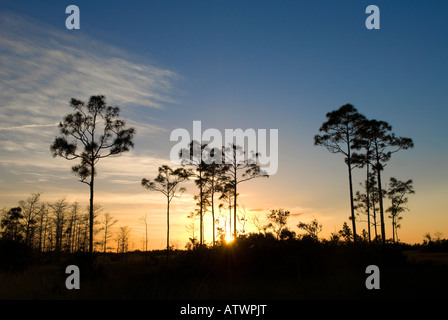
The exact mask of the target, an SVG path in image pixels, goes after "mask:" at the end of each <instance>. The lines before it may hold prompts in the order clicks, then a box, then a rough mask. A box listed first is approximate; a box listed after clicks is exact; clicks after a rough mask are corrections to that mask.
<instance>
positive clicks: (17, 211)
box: [0, 207, 24, 241]
mask: <svg viewBox="0 0 448 320" xmlns="http://www.w3.org/2000/svg"><path fill="white" fill-rule="evenodd" d="M23 218H24V217H23V215H22V208H21V207H15V208H11V209H9V211H7V212H4V213H3V217H2V219H1V224H0V227H1V229H2V238H3V239H7V240H13V241H21V240H22V235H21V232H20V229H21V225H20V220H21V219H23Z"/></svg>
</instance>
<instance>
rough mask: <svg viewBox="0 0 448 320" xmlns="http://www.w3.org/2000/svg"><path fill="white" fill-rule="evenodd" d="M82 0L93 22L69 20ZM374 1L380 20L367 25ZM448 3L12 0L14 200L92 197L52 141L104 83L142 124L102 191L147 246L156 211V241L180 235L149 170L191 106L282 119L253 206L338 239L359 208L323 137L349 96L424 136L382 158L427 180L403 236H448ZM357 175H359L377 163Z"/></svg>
mask: <svg viewBox="0 0 448 320" xmlns="http://www.w3.org/2000/svg"><path fill="white" fill-rule="evenodd" d="M72 4H74V5H77V6H78V8H79V11H80V29H71V30H69V29H67V28H66V24H65V21H66V19H67V18H68V17H69V14H67V13H66V12H65V11H66V8H67V6H69V5H72ZM371 4H374V5H376V6H378V8H379V10H380V29H372V30H369V29H367V28H366V25H365V21H366V19H367V18H368V16H369V14H366V12H365V11H366V7H367V6H368V5H371ZM447 9H448V3H447V2H446V1H434V0H430V1H380V0H373V1H354V0H353V1H329V0H327V1H310V0H303V1H302V0H300V1H273V0H270V1H250V0H246V1H232V0H227V1H191V0H188V1H180V0H172V1H126V2H125V1H94V2H93V1H70V2H68V1H1V2H0V152H1V156H0V208H9V207H13V206H17V204H18V201H20V200H23V199H26V198H27V197H29V196H30V195H31V193H34V192H39V193H41V194H42V200H44V201H56V200H58V199H62V198H65V199H66V200H67V201H70V202H73V201H77V202H79V203H82V204H85V205H87V203H88V198H89V190H88V187H87V186H86V185H85V184H82V183H80V182H78V181H77V178H76V176H75V175H74V174H73V173H71V169H70V168H71V166H72V165H74V164H75V163H73V162H70V161H67V160H65V159H62V158H53V157H52V155H51V153H50V148H49V146H50V144H51V143H52V141H53V140H54V138H55V136H57V135H58V129H57V124H58V123H59V121H61V120H62V118H63V117H64V116H65V115H66V114H68V113H70V111H71V110H70V108H69V101H70V99H71V98H77V99H79V100H82V101H88V99H89V98H90V96H92V95H98V94H103V95H105V96H106V99H107V103H108V104H110V105H116V106H119V107H120V108H121V117H122V118H123V119H125V120H126V123H127V126H128V127H134V128H136V130H137V134H136V137H135V148H134V149H133V150H132V151H130V152H129V153H127V154H125V155H122V156H120V157H117V158H113V159H112V158H108V159H103V160H101V161H100V162H99V166H98V176H97V180H96V189H95V191H96V193H95V201H96V202H97V203H99V204H101V205H102V206H103V208H104V211H105V212H109V213H110V214H111V215H113V216H114V217H115V218H117V219H118V223H117V225H116V226H117V227H118V226H125V225H126V226H128V227H129V228H130V229H131V236H132V239H133V240H132V248H134V249H141V248H142V239H143V237H144V226H143V225H142V224H141V223H139V218H140V217H142V216H145V215H146V216H147V218H148V222H149V227H148V233H149V239H150V245H149V246H150V248H151V249H159V248H163V247H164V246H165V244H166V213H165V212H166V211H165V210H166V208H165V199H164V198H163V195H162V194H159V193H156V192H150V191H148V190H146V189H144V188H142V186H141V184H140V182H141V179H142V178H148V179H151V178H154V177H155V176H156V174H157V168H158V167H159V166H160V165H162V164H168V165H170V164H171V163H170V161H171V160H170V157H169V153H170V150H171V148H172V147H173V145H174V144H175V142H173V141H170V133H171V132H172V131H173V130H175V129H176V128H185V129H186V130H188V131H189V132H192V128H193V121H201V124H202V130H205V129H207V128H216V129H218V130H221V131H224V130H225V129H237V128H241V129H243V130H245V129H248V128H253V129H255V130H257V129H267V130H269V129H277V130H278V133H279V139H278V149H279V153H278V163H279V166H278V171H277V172H276V173H275V174H274V175H272V176H270V177H269V178H267V179H257V180H252V181H248V182H245V183H243V184H241V188H240V190H239V192H240V197H239V205H240V207H241V208H243V207H244V208H245V209H246V213H247V215H248V216H250V217H253V216H257V217H259V219H261V220H262V219H263V218H264V217H265V215H266V214H267V213H268V212H269V211H270V210H272V209H280V208H283V209H286V210H289V211H290V212H291V217H290V218H289V226H290V228H291V229H292V230H294V231H296V232H297V233H301V231H300V230H299V229H298V228H297V227H296V225H297V224H298V222H310V221H311V220H312V219H317V220H318V221H319V222H320V223H321V224H322V225H323V231H322V233H321V236H322V237H324V238H328V237H329V235H330V233H333V232H337V231H338V230H340V229H341V228H342V225H343V223H344V222H348V223H349V220H348V217H349V215H350V204H349V192H348V181H347V180H348V179H347V172H346V171H347V170H346V165H345V163H344V160H343V157H342V155H337V154H331V153H329V152H328V151H327V150H325V149H324V148H322V147H316V146H314V144H313V143H314V141H313V137H314V135H315V134H317V133H318V130H319V127H320V125H321V124H322V123H323V122H324V121H325V120H326V118H325V114H326V113H327V112H329V111H332V110H335V109H337V108H339V107H340V106H342V105H344V104H346V103H351V104H353V105H354V106H355V107H356V108H357V109H358V111H359V112H360V113H362V114H364V115H365V116H366V117H368V118H370V119H377V120H384V121H387V122H388V123H389V124H391V125H392V127H393V131H394V132H395V133H396V134H397V135H398V136H404V137H409V138H412V139H413V141H414V144H415V147H414V148H413V149H411V150H405V151H400V152H399V153H397V154H394V155H393V157H392V159H391V161H390V162H389V163H388V164H387V166H386V168H385V170H384V172H383V181H384V187H387V182H388V180H389V178H390V177H392V176H393V177H396V178H397V179H400V180H408V179H413V182H414V189H415V192H416V193H415V194H414V195H410V196H409V203H408V208H409V211H407V212H405V213H404V214H403V221H402V223H401V228H400V230H399V232H398V235H399V238H400V240H401V241H403V242H407V243H421V242H422V240H423V236H424V234H425V233H428V232H429V233H431V234H435V233H436V232H440V233H442V235H443V236H444V237H447V236H448V212H447V211H448V210H447V205H446V201H444V200H445V199H444V198H445V197H446V194H447V192H448V187H447V181H448V179H447V178H448V170H446V163H447V162H448V161H447V160H448V142H447V137H448V129H447V126H446V125H445V124H446V121H447V120H448V111H447V102H446V101H447V95H448V94H447V92H448V90H447V89H448V88H447V87H448V72H447V71H448V62H447V59H446V57H447V56H448V41H447V39H448V37H447V34H448V28H447V27H446V17H445V14H444V13H445V12H446V11H447ZM354 178H355V190H360V186H359V182H360V181H361V180H362V179H363V178H364V172H363V171H361V170H355V172H354ZM186 187H187V191H186V192H185V193H184V195H183V196H182V197H181V198H179V199H175V200H174V201H173V202H172V206H171V208H170V211H171V216H170V221H171V225H170V230H171V233H170V239H171V240H172V241H173V242H174V243H176V245H177V246H178V247H179V248H183V247H184V245H185V243H186V242H187V241H188V234H187V233H186V231H185V226H186V224H188V223H189V221H188V219H187V218H186V216H187V215H188V214H189V213H190V212H191V211H193V210H194V208H195V205H194V200H193V196H194V195H195V194H197V188H196V187H195V186H194V184H193V183H192V182H190V183H187V184H186ZM387 205H389V203H387ZM207 219H208V220H206V223H208V225H209V226H210V224H211V222H210V220H209V217H207ZM390 224H391V222H390V219H387V221H386V236H387V237H390V236H391V228H390ZM247 227H249V228H250V227H251V226H250V225H248V226H247ZM363 228H364V229H366V228H367V226H366V224H365V223H361V222H360V223H358V225H357V229H358V230H362V229H363ZM207 230H209V228H207V227H206V234H205V237H206V239H205V240H206V241H208V242H210V241H211V236H210V233H207V232H209V231H207Z"/></svg>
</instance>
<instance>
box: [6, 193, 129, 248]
mask: <svg viewBox="0 0 448 320" xmlns="http://www.w3.org/2000/svg"><path fill="white" fill-rule="evenodd" d="M92 212H93V215H94V221H95V226H94V228H93V230H94V234H93V239H92V241H91V242H92V243H93V245H94V248H96V251H100V252H106V251H110V250H112V249H114V248H116V250H117V252H126V251H127V249H128V246H129V236H130V234H129V233H130V231H129V228H128V227H127V226H120V227H119V228H118V230H117V228H113V226H114V225H115V224H116V223H117V222H118V220H117V219H115V218H113V217H112V215H111V214H109V213H108V212H104V210H103V208H102V207H101V206H100V205H97V204H96V205H94V208H93V210H92ZM89 214H90V207H89V206H86V207H84V206H82V205H80V204H79V203H78V202H73V203H70V202H68V201H67V200H65V199H60V200H57V201H54V202H45V201H42V199H41V194H40V193H33V194H31V195H30V196H29V197H28V198H27V199H25V200H21V201H19V203H18V206H17V207H12V208H10V209H6V208H3V209H2V210H1V212H0V239H3V240H10V241H16V242H21V243H24V244H25V245H27V246H28V247H30V248H33V249H35V250H36V251H38V252H68V253H72V252H88V251H89V244H90V232H89V230H90V219H89Z"/></svg>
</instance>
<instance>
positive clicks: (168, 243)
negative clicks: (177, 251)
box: [166, 196, 170, 256]
mask: <svg viewBox="0 0 448 320" xmlns="http://www.w3.org/2000/svg"><path fill="white" fill-rule="evenodd" d="M166 252H167V253H166V254H167V256H168V253H169V252H170V198H169V196H167V206H166Z"/></svg>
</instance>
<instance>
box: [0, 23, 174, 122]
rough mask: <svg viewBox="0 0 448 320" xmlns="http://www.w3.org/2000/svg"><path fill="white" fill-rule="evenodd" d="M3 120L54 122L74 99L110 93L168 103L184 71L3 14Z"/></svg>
mask: <svg viewBox="0 0 448 320" xmlns="http://www.w3.org/2000/svg"><path fill="white" fill-rule="evenodd" d="M0 29H1V30H2V32H1V33H0V42H1V43H2V46H1V49H0V107H1V109H2V112H1V115H0V121H1V123H2V124H3V127H5V124H10V125H11V127H19V126H23V125H30V124H32V125H43V124H48V122H49V121H48V120H49V119H50V121H52V120H53V119H60V117H61V115H63V114H65V113H66V110H67V106H68V101H69V100H70V98H72V97H75V98H78V99H81V100H87V99H88V98H89V97H90V96H91V95H94V94H104V95H106V97H107V99H108V102H109V103H110V104H113V105H119V106H123V107H129V106H143V107H150V108H162V107H163V104H164V103H171V102H174V100H173V99H171V98H170V96H169V92H170V90H171V87H172V82H173V81H175V80H176V79H177V78H178V75H177V74H176V73H174V72H172V71H170V70H168V69H163V68H159V67H156V66H153V65H151V64H148V63H146V62H145V63H144V62H140V61H137V58H135V57H133V56H131V55H130V54H128V53H126V52H123V51H122V50H119V49H117V48H115V47H112V46H110V45H108V44H105V43H102V42H101V41H97V40H96V39H95V40H94V39H91V38H89V37H87V36H85V35H83V34H80V33H78V34H76V35H73V34H70V33H67V32H64V30H58V29H55V28H53V27H51V26H44V25H43V24H42V23H41V22H35V21H32V20H30V19H29V18H28V17H26V18H25V17H21V16H17V15H13V14H0Z"/></svg>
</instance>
